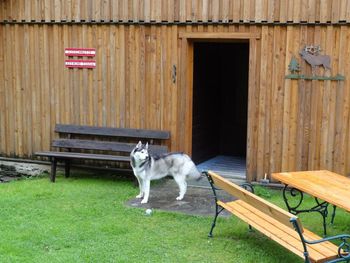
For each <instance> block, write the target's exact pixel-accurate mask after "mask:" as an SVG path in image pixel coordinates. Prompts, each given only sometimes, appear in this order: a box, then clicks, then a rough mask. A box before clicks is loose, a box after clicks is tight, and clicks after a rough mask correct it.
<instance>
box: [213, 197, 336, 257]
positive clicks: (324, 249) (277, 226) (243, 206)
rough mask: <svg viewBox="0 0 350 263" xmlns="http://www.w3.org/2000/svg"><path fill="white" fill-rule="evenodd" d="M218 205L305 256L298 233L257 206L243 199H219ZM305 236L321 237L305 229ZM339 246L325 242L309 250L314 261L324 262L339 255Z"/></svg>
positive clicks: (310, 238) (299, 254)
mask: <svg viewBox="0 0 350 263" xmlns="http://www.w3.org/2000/svg"><path fill="white" fill-rule="evenodd" d="M218 205H220V206H222V207H224V208H225V209H226V210H228V211H230V212H231V213H232V214H234V215H236V216H237V217H239V218H240V219H241V220H243V221H244V222H246V223H248V224H250V225H251V226H252V227H253V228H255V229H257V230H258V231H260V232H261V233H263V234H265V235H266V236H267V237H269V238H271V239H272V240H274V241H276V242H278V243H279V244H281V245H282V246H284V247H285V248H287V249H289V250H290V251H292V252H293V253H295V254H296V255H298V256H300V257H301V258H303V257H304V254H303V247H302V243H301V241H300V237H299V235H298V233H297V232H296V231H295V230H293V229H292V228H289V227H287V226H285V225H284V224H283V223H281V222H279V221H278V220H276V219H275V218H273V217H271V216H269V215H267V214H265V213H263V212H261V211H260V210H258V209H257V208H255V207H253V206H251V205H249V204H247V203H245V202H244V201H242V200H236V201H233V202H229V203H224V202H221V201H218ZM305 233H306V235H305V237H306V238H308V239H309V240H318V239H321V237H319V236H317V235H316V234H313V233H312V234H311V235H310V234H309V233H311V232H310V231H307V230H306V229H305ZM337 250H338V247H337V246H335V245H334V244H332V243H331V242H324V243H323V244H322V245H321V244H317V245H309V246H308V251H309V253H310V258H311V259H312V260H313V261H314V262H323V261H325V260H329V259H333V258H336V257H337Z"/></svg>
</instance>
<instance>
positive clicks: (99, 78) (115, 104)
mask: <svg viewBox="0 0 350 263" xmlns="http://www.w3.org/2000/svg"><path fill="white" fill-rule="evenodd" d="M182 31H187V32H246V33H248V32H251V33H258V34H260V36H261V37H260V39H253V40H251V42H250V72H249V74H250V76H249V113H248V114H249V120H248V151H247V161H248V164H247V169H248V177H249V179H252V180H257V179H259V178H262V177H263V176H264V173H268V174H270V173H271V172H278V171H294V170H310V169H329V170H331V171H335V172H339V173H341V174H348V173H349V172H350V161H349V158H347V156H349V154H350V142H349V132H350V130H349V105H350V97H349V96H350V86H349V82H348V78H349V76H350V62H349V60H348V59H347V58H349V57H350V41H349V40H350V30H349V27H348V26H346V25H343V26H331V25H327V26H306V25H293V26H292V25H291V26H268V25H264V26H249V25H230V26H224V25H218V26H214V25H208V26H206V25H198V26H176V25H173V26H165V25H163V26H160V25H152V26H142V25H130V26H125V25H45V24H22V25H21V24H6V25H0V39H1V40H2V43H3V44H2V45H0V83H1V85H0V155H1V156H16V157H31V156H32V153H33V152H35V151H38V150H48V149H49V148H50V141H51V139H52V137H53V136H54V134H53V127H54V125H55V123H73V124H86V125H106V126H112V127H133V128H152V129H165V130H170V131H171V134H172V135H171V138H172V139H171V143H170V145H169V146H170V147H171V150H173V151H178V150H185V151H189V150H190V149H191V142H190V141H189V140H188V136H186V134H187V133H188V132H189V131H191V127H184V122H183V120H184V119H186V117H187V118H188V117H189V116H188V113H189V112H191V109H190V106H191V105H190V102H191V98H190V97H189V98H187V97H188V96H191V94H192V93H191V92H189V91H188V90H186V89H187V85H186V81H185V80H183V79H181V74H180V73H181V72H185V73H186V71H185V67H188V65H186V62H184V61H181V54H182V53H183V52H184V51H183V50H184V49H185V48H186V47H185V45H186V41H183V40H181V39H180V38H179V37H178V36H179V33H180V32H182ZM305 44H320V45H321V47H322V48H323V50H324V54H329V55H330V56H331V58H332V72H333V75H334V74H337V73H339V74H343V75H345V77H346V80H345V81H344V82H337V81H306V80H286V79H284V76H285V74H287V73H288V64H289V62H290V59H291V57H292V56H295V57H296V58H297V59H298V60H299V62H300V64H301V66H302V69H303V71H304V72H305V71H306V73H308V74H311V69H310V67H309V66H308V65H306V64H305V63H304V62H302V61H301V59H300V56H299V55H298V52H299V50H300V49H301V48H302V47H303V46H304V45H305ZM65 47H95V48H96V49H97V55H96V60H97V67H96V69H67V68H65V67H64V59H65V56H64V48H65ZM186 52H189V50H187V51H186ZM271 54H273V55H271ZM173 65H175V66H176V67H177V72H178V77H177V79H176V82H175V83H173V82H172V78H171V75H172V67H173ZM189 72H190V71H189ZM185 100H186V101H185Z"/></svg>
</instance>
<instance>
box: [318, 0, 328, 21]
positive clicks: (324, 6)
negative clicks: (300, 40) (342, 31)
mask: <svg viewBox="0 0 350 263" xmlns="http://www.w3.org/2000/svg"><path fill="white" fill-rule="evenodd" d="M328 3H329V1H328V0H320V12H321V14H320V22H321V23H327V21H329V17H328V9H329V7H328Z"/></svg>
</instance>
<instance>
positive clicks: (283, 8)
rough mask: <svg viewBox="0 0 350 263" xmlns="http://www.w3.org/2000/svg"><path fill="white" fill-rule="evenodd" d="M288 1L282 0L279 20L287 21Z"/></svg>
mask: <svg viewBox="0 0 350 263" xmlns="http://www.w3.org/2000/svg"><path fill="white" fill-rule="evenodd" d="M288 2H289V1H280V12H279V21H280V22H281V23H285V22H287V13H288Z"/></svg>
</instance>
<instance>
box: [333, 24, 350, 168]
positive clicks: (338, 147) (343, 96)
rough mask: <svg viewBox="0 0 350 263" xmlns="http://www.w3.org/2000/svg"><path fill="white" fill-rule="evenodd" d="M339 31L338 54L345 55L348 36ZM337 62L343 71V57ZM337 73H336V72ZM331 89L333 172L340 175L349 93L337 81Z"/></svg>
mask: <svg viewBox="0 0 350 263" xmlns="http://www.w3.org/2000/svg"><path fill="white" fill-rule="evenodd" d="M337 30H338V31H339V34H340V36H339V43H338V45H339V54H347V48H346V45H347V43H348V42H346V40H349V36H348V37H346V32H347V29H346V28H345V26H341V27H340V29H339V28H337ZM338 57H339V62H338V67H339V70H340V71H342V70H344V67H345V63H346V62H345V60H344V57H345V56H338ZM337 72H338V71H337ZM332 88H335V89H336V93H337V94H336V111H335V116H336V117H335V119H336V122H335V139H334V162H335V163H334V171H336V172H337V173H340V174H344V173H345V162H346V155H345V147H344V145H346V138H347V134H348V132H349V131H348V125H347V121H348V119H349V100H348V97H349V93H348V89H347V88H346V86H345V85H344V82H343V81H339V82H338V83H337V84H336V85H333V87H332Z"/></svg>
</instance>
